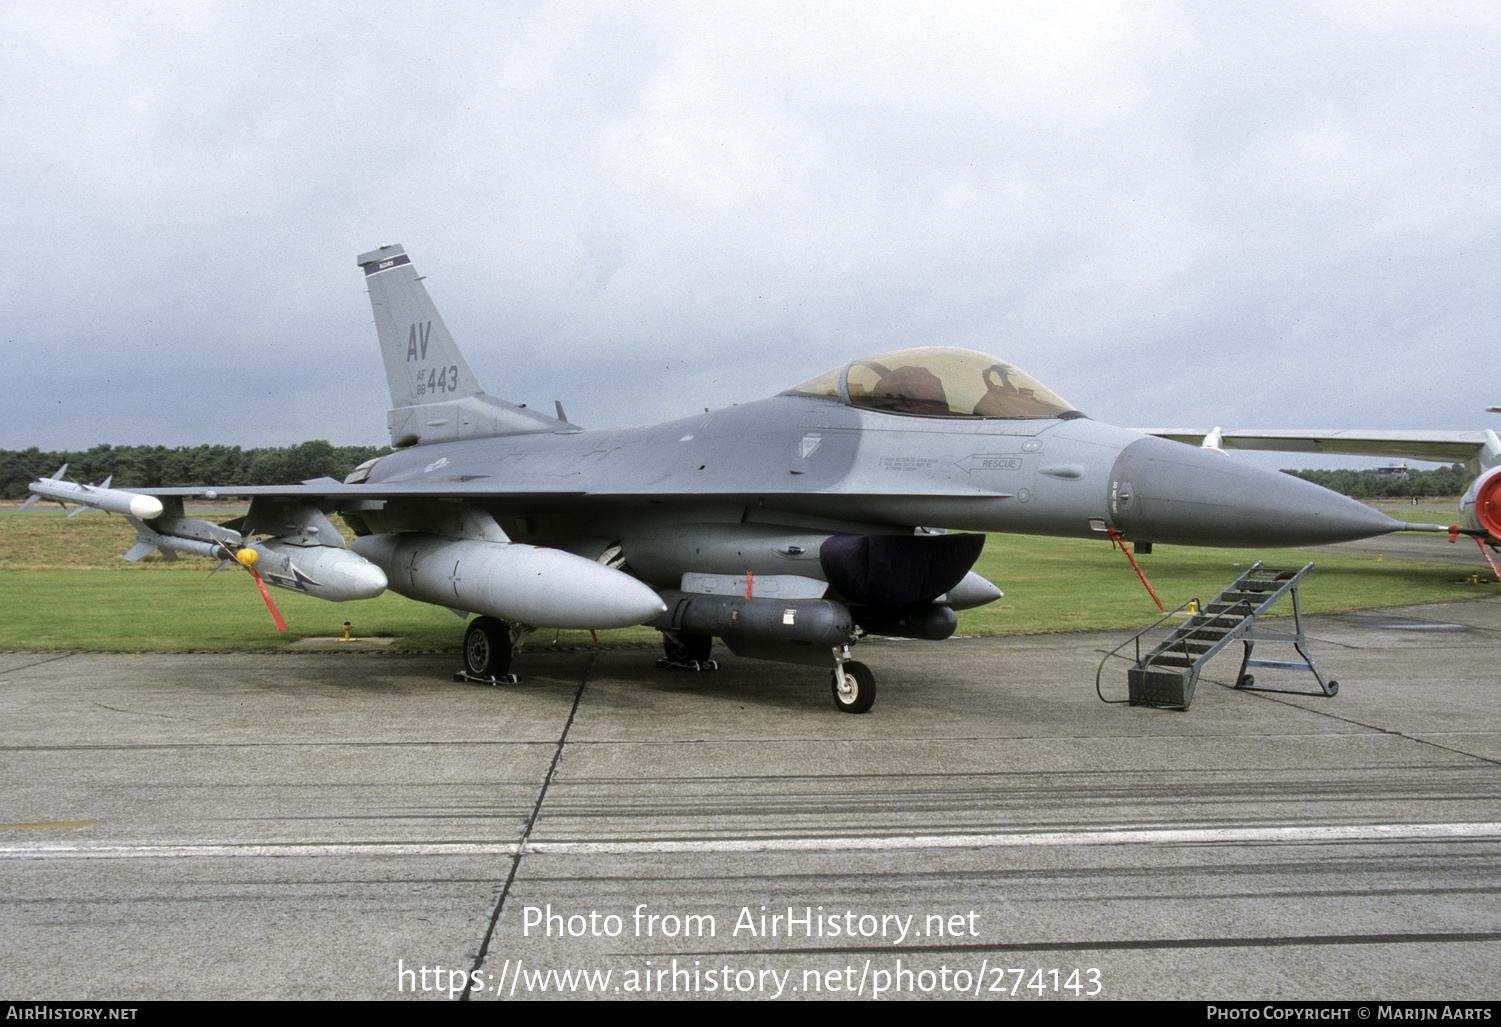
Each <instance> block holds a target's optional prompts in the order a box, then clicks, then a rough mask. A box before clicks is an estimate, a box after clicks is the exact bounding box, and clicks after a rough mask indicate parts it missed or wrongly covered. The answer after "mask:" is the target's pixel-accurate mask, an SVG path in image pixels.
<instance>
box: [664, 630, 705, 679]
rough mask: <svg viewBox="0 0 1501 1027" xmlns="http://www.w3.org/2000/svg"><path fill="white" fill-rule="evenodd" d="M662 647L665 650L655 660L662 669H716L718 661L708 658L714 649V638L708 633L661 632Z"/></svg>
mask: <svg viewBox="0 0 1501 1027" xmlns="http://www.w3.org/2000/svg"><path fill="white" fill-rule="evenodd" d="M662 649H663V651H664V652H666V654H667V655H666V656H663V657H662V658H661V659H659V660H658V661H657V666H658V667H660V668H662V669H663V670H693V671H702V670H718V669H719V663H718V661H716V660H711V659H709V653H710V652H711V651H713V649H714V639H712V638H710V637H709V636H708V635H689V634H685V633H683V632H680V631H664V632H662Z"/></svg>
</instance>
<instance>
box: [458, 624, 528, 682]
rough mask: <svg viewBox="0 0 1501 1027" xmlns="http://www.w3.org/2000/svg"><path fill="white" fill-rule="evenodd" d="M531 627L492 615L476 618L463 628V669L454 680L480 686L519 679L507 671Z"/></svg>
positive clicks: (509, 669) (509, 670)
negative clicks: (507, 621) (470, 682)
mask: <svg viewBox="0 0 1501 1027" xmlns="http://www.w3.org/2000/svg"><path fill="white" fill-rule="evenodd" d="M531 633H532V629H531V628H528V627H527V626H526V625H524V624H508V623H506V622H505V621H503V620H500V619H498V618H496V617H476V618H474V620H472V621H470V622H469V624H468V625H467V626H466V627H465V628H464V669H463V670H462V671H460V672H459V673H457V674H455V675H454V676H453V679H454V680H455V681H474V682H477V683H478V684H482V685H514V684H516V682H517V681H519V680H521V679H520V678H518V677H517V676H516V675H515V674H512V673H511V657H512V656H513V655H514V654H515V652H516V650H518V649H520V648H521V643H522V642H524V641H525V640H526V636H527V635H530V634H531Z"/></svg>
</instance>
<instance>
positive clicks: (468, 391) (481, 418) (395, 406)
mask: <svg viewBox="0 0 1501 1027" xmlns="http://www.w3.org/2000/svg"><path fill="white" fill-rule="evenodd" d="M358 261H359V265H360V267H361V268H363V269H364V271H365V284H366V285H367V287H368V288H369V290H370V306H371V307H372V308H373V309H374V311H375V329H376V332H377V334H378V335H379V336H380V349H381V356H382V357H383V358H384V359H385V363H386V381H387V382H388V383H389V384H390V386H391V407H392V409H391V412H390V414H389V416H388V421H389V424H390V429H391V445H393V446H414V445H422V444H423V443H429V442H452V441H454V440H457V439H481V438H493V437H495V436H500V435H528V434H533V433H537V432H568V431H577V430H578V429H577V427H576V426H574V425H571V424H569V423H568V422H567V421H563V420H560V419H558V418H553V417H548V416H547V415H546V414H541V413H537V412H535V411H532V410H527V409H525V408H523V407H519V406H516V405H515V404H514V403H507V402H506V401H505V400H501V399H496V398H495V397H493V396H489V395H486V394H485V392H484V390H482V389H481V388H480V385H479V380H478V379H477V378H475V376H474V372H473V371H471V370H470V369H469V363H468V361H466V360H465V359H464V355H463V354H462V353H460V352H459V347H458V344H457V343H455V342H454V341H453V336H452V335H450V334H449V333H448V326H447V325H445V324H444V323H443V318H442V317H441V316H440V315H439V314H438V310H437V308H436V307H434V306H433V301H432V300H431V299H430V298H429V297H428V295H427V289H425V288H423V285H422V279H421V278H419V277H418V276H417V271H416V269H415V268H413V267H412V259H411V258H410V257H408V256H407V255H406V251H405V250H403V249H402V248H401V247H400V246H382V247H381V248H380V249H378V250H372V251H371V252H369V253H362V254H360V256H359V258H358Z"/></svg>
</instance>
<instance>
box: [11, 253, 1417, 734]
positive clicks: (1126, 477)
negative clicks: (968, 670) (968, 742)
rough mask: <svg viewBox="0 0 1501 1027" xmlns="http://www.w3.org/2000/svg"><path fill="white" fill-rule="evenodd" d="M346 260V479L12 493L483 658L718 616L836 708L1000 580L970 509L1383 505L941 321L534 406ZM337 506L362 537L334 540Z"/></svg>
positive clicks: (1299, 533) (1069, 527) (1242, 521)
mask: <svg viewBox="0 0 1501 1027" xmlns="http://www.w3.org/2000/svg"><path fill="white" fill-rule="evenodd" d="M359 266H360V268H361V269H362V270H363V272H364V275H365V281H366V283H367V285H368V287H369V291H370V300H371V303H372V305H373V307H374V311H375V321H376V326H377V330H378V334H379V337H380V345H381V352H382V355H383V357H384V359H385V367H386V376H387V379H388V380H389V383H390V387H391V403H392V409H391V411H390V414H389V427H390V432H391V442H392V444H393V445H394V446H395V447H396V449H397V451H396V452H395V453H392V454H391V455H389V456H385V457H382V458H380V459H378V460H374V461H371V462H370V463H368V464H365V465H362V466H361V467H359V468H358V469H356V470H355V472H354V473H353V474H351V475H350V476H349V478H348V479H347V480H346V481H345V482H342V483H341V482H335V481H332V480H329V479H324V480H319V481H310V482H305V483H303V484H302V485H298V486H280V487H261V488H236V489H232V490H224V491H225V494H232V495H237V496H246V497H249V498H250V499H251V504H250V510H249V513H248V514H247V516H246V518H245V520H244V521H243V522H242V523H239V524H233V525H231V526H228V527H225V526H220V525H214V524H210V523H208V522H206V521H200V520H195V519H192V518H188V517H186V516H184V513H183V505H182V504H183V500H184V499H186V498H190V497H204V496H207V497H214V496H216V495H217V493H216V492H215V490H211V489H148V490H140V491H138V492H126V491H122V490H117V489H109V488H105V487H99V488H95V487H91V486H82V485H73V484H69V483H66V482H64V481H63V480H62V475H61V473H59V474H58V475H54V476H53V478H50V479H43V480H42V481H39V482H37V483H35V484H33V485H32V486H31V488H32V491H33V492H35V493H37V494H38V495H48V496H52V497H53V498H60V499H66V500H70V501H76V502H79V503H82V504H84V505H89V506H99V507H103V508H106V509H115V510H118V511H120V512H121V513H123V514H125V516H127V517H128V518H129V519H130V520H131V521H132V523H133V524H134V525H135V527H136V529H137V543H136V546H135V548H133V549H132V550H131V552H130V553H129V554H127V556H126V558H127V559H139V558H140V557H141V556H143V555H145V554H146V553H148V552H151V551H153V550H157V549H160V550H162V551H164V552H166V553H168V554H169V555H170V554H171V553H174V552H178V551H186V552H193V553H200V554H203V555H209V556H218V557H220V558H232V559H235V560H237V561H239V562H240V563H242V564H246V565H247V566H250V565H255V566H259V567H261V568H262V569H263V570H264V571H265V572H266V573H265V580H266V581H267V582H269V583H270V584H274V585H278V586H281V587H284V588H292V589H297V590H300V591H304V592H307V593H309V594H312V595H317V596H320V597H322V598H326V599H332V600H336V601H337V600H344V599H355V598H367V597H369V596H371V595H375V594H378V593H379V592H380V591H382V590H383V589H384V588H390V589H391V590H393V591H395V592H398V593H400V594H401V595H404V596H408V597H410V598H413V599H416V600H419V601H421V602H426V603H434V604H437V605H439V606H444V607H447V608H449V609H452V610H454V611H455V612H458V613H461V614H464V615H468V614H478V616H477V617H475V618H474V619H473V620H471V621H470V622H469V623H468V625H467V627H466V631H465V635H464V659H465V664H466V668H467V672H468V673H469V674H470V675H472V676H474V677H477V678H480V679H490V680H493V679H498V678H500V677H501V676H503V675H506V674H508V672H509V668H510V662H511V657H512V654H513V652H514V651H515V650H516V649H517V648H518V647H519V644H520V641H521V639H523V638H524V637H525V634H526V632H527V631H529V630H531V629H535V628H548V627H563V628H603V627H616V626H624V625H631V624H649V625H651V626H653V627H656V628H659V629H661V630H662V632H663V637H664V639H665V643H666V649H667V655H666V656H665V657H664V658H663V659H662V660H661V661H659V662H660V663H662V664H663V665H664V666H668V667H682V668H691V669H709V668H712V667H713V666H714V663H713V661H712V660H711V659H710V656H711V650H710V647H711V641H712V639H713V638H716V637H717V638H720V639H722V640H723V641H724V643H725V644H726V645H727V646H728V647H729V648H730V650H731V651H732V652H735V653H736V654H739V655H743V656H748V657H755V658H760V659H769V660H779V661H785V662H791V663H800V664H808V665H815V666H822V667H825V668H830V669H831V678H832V685H833V694H834V701H835V704H836V705H837V706H838V708H839V709H841V710H844V711H846V712H850V713H861V712H864V711H865V710H868V709H869V708H870V705H871V702H872V700H873V698H874V694H875V683H874V676H873V675H872V673H871V672H870V670H869V669H868V668H867V667H865V666H864V665H863V664H861V663H858V662H856V661H854V660H851V659H850V653H851V647H852V646H854V645H855V643H856V642H857V641H858V640H859V639H860V638H861V637H863V636H864V635H867V634H869V635H893V636H902V637H913V638H923V639H935V640H936V639H943V638H947V637H948V636H949V635H950V634H952V633H953V631H954V629H955V626H956V623H957V619H956V617H955V611H957V610H964V609H967V608H971V607H975V606H979V605H982V604H984V603H988V602H991V601H993V600H995V599H997V598H999V596H1000V595H1001V592H1000V590H999V589H997V588H996V587H995V586H994V585H992V584H991V583H990V582H988V581H985V580H984V579H983V578H981V577H979V576H978V575H977V574H975V573H974V572H973V571H972V570H971V567H972V566H973V565H974V563H975V560H976V559H977V558H978V556H979V554H980V550H981V547H982V546H983V544H984V536H983V535H980V534H972V533H974V532H1020V533H1027V534H1038V535H1056V536H1067V537H1083V538H1101V539H1105V538H1110V537H1115V538H1119V539H1123V540H1130V541H1131V542H1134V543H1136V544H1137V546H1138V548H1141V547H1143V546H1144V544H1149V543H1155V542H1162V543H1177V544H1184V545H1203V546H1288V545H1295V544H1319V543H1328V542H1337V541H1344V540H1349V539H1356V538H1364V537H1368V536H1371V535H1379V534H1383V533H1385V532H1388V531H1393V530H1398V529H1400V528H1402V527H1403V525H1401V524H1400V523H1399V522H1397V521H1394V520H1392V519H1391V518H1388V517H1386V516H1385V515H1384V514H1380V513H1376V512H1374V511H1372V510H1371V509H1370V508H1368V507H1366V506H1364V505H1362V504H1360V503H1357V502H1354V501H1353V500H1350V499H1346V498H1345V497H1343V496H1339V495H1337V494H1335V493H1333V492H1330V491H1327V490H1325V489H1322V488H1319V487H1317V486H1315V485H1312V484H1309V483H1307V482H1304V481H1300V480H1298V479H1296V478H1293V477H1290V476H1288V475H1284V474H1280V473H1274V472H1269V471H1264V470H1261V469H1259V468H1255V467H1249V466H1241V465H1240V464H1239V463H1238V462H1236V461H1234V460H1231V459H1228V458H1226V457H1225V455H1224V454H1221V453H1215V452H1211V451H1208V450H1204V449H1201V448H1194V447H1192V446H1187V445H1183V444H1181V443H1178V442H1172V441H1168V440H1164V439H1160V438H1154V437H1152V436H1149V435H1146V434H1143V433H1140V432H1136V431H1130V430H1127V429H1124V428H1116V427H1112V426H1110V425H1107V424H1101V423H1099V422H1098V421H1093V420H1091V419H1089V418H1088V417H1086V416H1085V415H1084V414H1083V413H1081V412H1080V411H1079V410H1077V409H1075V408H1074V406H1073V404H1071V403H1069V402H1067V401H1065V400H1064V399H1062V398H1061V397H1059V396H1058V395H1057V394H1056V393H1054V392H1053V391H1052V390H1050V389H1048V388H1047V387H1046V386H1045V385H1043V384H1042V383H1041V382H1039V381H1037V380H1036V379H1034V378H1032V377H1031V376H1029V375H1028V374H1026V373H1025V372H1023V371H1022V370H1020V369H1019V368H1017V367H1016V366H1015V365H1014V364H1011V363H1010V362H1008V361H1006V360H1001V359H998V358H996V357H993V356H988V355H986V354H984V353H978V352H975V351H972V350H965V349H955V348H949V347H921V348H914V349H903V350H898V351H895V352H890V353H882V354H880V355H877V356H872V357H866V358H862V359H859V360H855V361H852V362H851V363H848V364H846V365H844V366H842V367H838V368H835V369H833V370H830V371H827V372H825V373H824V374H820V375H818V376H817V377H815V378H811V379H809V380H807V381H805V382H802V383H800V384H796V385H793V386H792V387H791V388H789V389H787V390H786V391H784V392H782V393H780V394H778V395H775V396H772V397H770V398H769V399H765V400H761V401H759V402H754V403H746V404H742V405H738V406H734V407H731V408H729V409H725V410H719V411H715V412H713V413H704V414H702V415H695V416H693V417H689V418H686V419H684V420H681V421H674V422H671V423H668V424H661V425H657V426H654V427H649V428H632V429H622V430H595V431H586V430H584V429H582V428H580V427H579V426H577V425H574V424H571V423H569V422H568V421H567V420H565V419H564V417H563V411H562V408H561V406H559V407H558V410H557V414H558V416H557V417H549V416H547V415H545V414H542V413H539V412H537V411H535V410H531V409H527V408H525V407H522V406H517V405H515V404H512V403H508V402H506V401H504V400H500V399H496V398H493V397H491V396H489V395H487V394H486V393H485V392H484V391H483V390H482V389H481V388H480V385H479V382H478V380H477V379H476V377H475V375H474V373H473V372H472V371H471V370H470V368H469V365H468V363H467V362H466V361H465V360H464V357H463V356H462V355H461V354H460V352H459V349H458V347H457V346H456V345H455V343H454V340H453V338H452V336H451V335H450V334H449V332H448V329H447V328H446V327H445V326H444V324H443V320H442V318H441V317H440V316H439V315H438V312H437V310H436V309H435V308H434V306H433V304H432V301H431V300H430V299H429V298H428V294H427V290H426V289H425V288H424V286H423V285H422V283H421V280H420V279H419V277H418V275H417V273H416V271H415V270H414V269H413V267H412V263H411V260H410V258H409V257H408V256H407V255H406V253H405V252H404V251H403V250H402V248H401V247H400V246H386V247H382V248H381V249H378V250H375V251H372V252H370V253H366V254H363V255H362V256H360V257H359ZM144 494H149V495H151V496H153V497H155V501H156V502H158V503H159V504H160V507H161V509H160V511H159V512H158V511H157V509H156V506H154V505H152V503H149V502H140V501H139V500H140V497H141V496H142V495H144ZM333 513H338V514H339V515H341V516H342V517H343V518H344V520H345V522H346V523H347V524H348V525H349V526H350V527H351V528H352V529H353V530H354V532H355V534H356V535H357V537H356V539H355V540H354V542H353V543H352V544H351V545H349V546H348V547H346V546H345V544H344V541H343V539H342V538H341V536H340V534H339V532H338V531H337V530H336V529H335V528H334V526H333V524H332V523H331V522H330V521H329V520H328V519H327V515H329V514H333ZM257 580H258V581H259V580H261V579H260V577H259V575H258V577H257ZM268 605H269V604H268Z"/></svg>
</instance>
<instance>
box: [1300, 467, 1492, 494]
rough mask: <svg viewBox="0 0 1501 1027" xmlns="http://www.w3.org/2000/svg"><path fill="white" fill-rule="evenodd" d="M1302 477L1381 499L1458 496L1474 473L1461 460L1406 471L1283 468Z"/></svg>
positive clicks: (1349, 492) (1305, 479)
mask: <svg viewBox="0 0 1501 1027" xmlns="http://www.w3.org/2000/svg"><path fill="white" fill-rule="evenodd" d="M1283 473H1284V474H1291V475H1293V476H1294V477H1296V478H1302V479H1303V480H1304V481H1311V482H1313V483H1314V484H1315V485H1322V486H1324V488H1326V489H1332V490H1333V491H1335V492H1339V493H1341V494H1343V495H1346V496H1350V497H1352V498H1354V499H1383V498H1389V497H1391V498H1400V499H1406V498H1408V497H1410V496H1418V497H1420V498H1421V497H1424V496H1460V495H1463V494H1464V491H1465V489H1467V488H1469V487H1470V482H1471V481H1473V480H1474V478H1475V475H1474V474H1473V473H1472V472H1470V471H1468V470H1466V469H1465V465H1464V464H1452V465H1450V466H1449V467H1440V468H1438V469H1437V470H1433V471H1419V470H1413V469H1411V468H1409V469H1408V470H1407V472H1406V474H1405V475H1401V474H1392V473H1391V472H1389V471H1284V472H1283Z"/></svg>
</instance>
